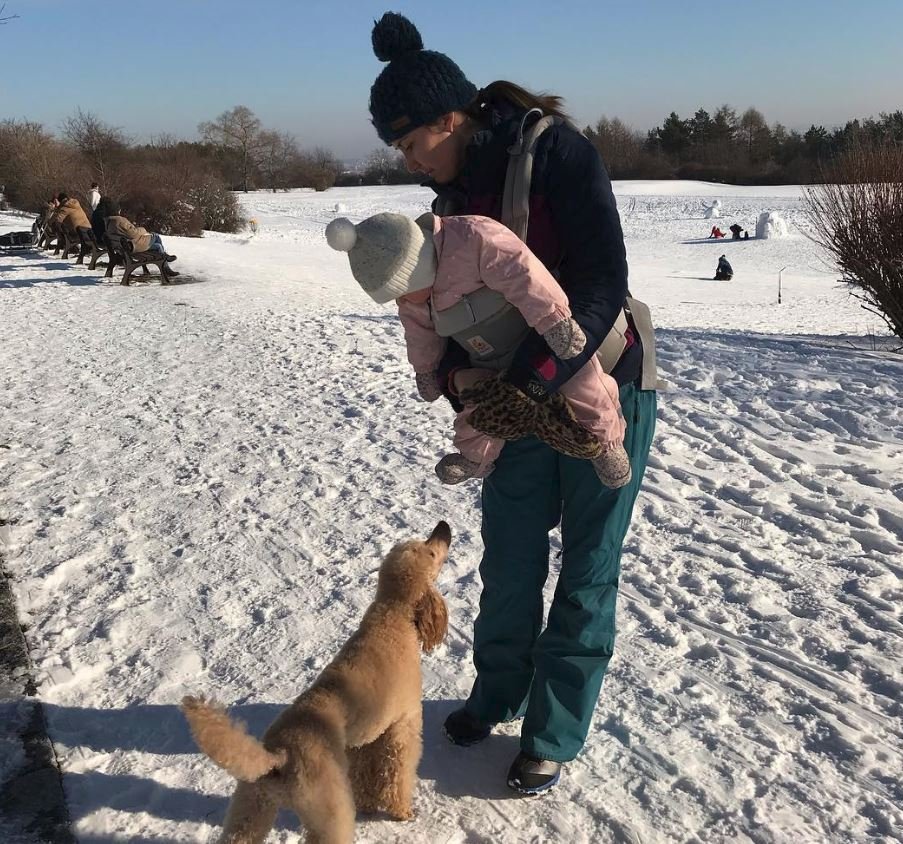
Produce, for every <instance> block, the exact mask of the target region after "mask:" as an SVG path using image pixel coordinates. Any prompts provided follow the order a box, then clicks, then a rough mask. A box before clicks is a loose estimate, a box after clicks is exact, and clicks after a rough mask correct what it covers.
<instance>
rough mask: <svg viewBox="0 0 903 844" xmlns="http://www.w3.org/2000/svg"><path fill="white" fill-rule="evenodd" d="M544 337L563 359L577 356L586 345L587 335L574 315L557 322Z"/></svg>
mask: <svg viewBox="0 0 903 844" xmlns="http://www.w3.org/2000/svg"><path fill="white" fill-rule="evenodd" d="M542 339H543V340H545V341H546V343H548V344H549V348H550V349H551V350H552V351H553V352H555V354H556V355H558V357H560V358H561V359H562V360H567V359H568V358H575V357H577V355H579V354H580V352H582V351H583V347H584V346H585V345H586V335H585V334H584V333H583V329H582V328H581V327H580V326H579V325H578V324H577V321H576V320H575V319H573V318H572V317H568V318H567V319H563V320H561V322H556V323H555V325H553V326H552V327H551V328H550V329H549V330H548V331H546V332H545V333H544V334H543V335H542Z"/></svg>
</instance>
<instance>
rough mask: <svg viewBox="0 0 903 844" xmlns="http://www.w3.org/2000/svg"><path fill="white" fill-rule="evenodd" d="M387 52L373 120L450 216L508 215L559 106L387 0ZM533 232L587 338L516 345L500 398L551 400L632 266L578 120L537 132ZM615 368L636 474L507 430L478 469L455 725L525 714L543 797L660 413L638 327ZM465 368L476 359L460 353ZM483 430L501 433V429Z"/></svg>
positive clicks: (448, 368) (572, 741)
mask: <svg viewBox="0 0 903 844" xmlns="http://www.w3.org/2000/svg"><path fill="white" fill-rule="evenodd" d="M373 47H374V51H375V53H376V55H377V57H378V58H380V59H381V60H382V61H386V62H388V65H387V66H386V67H385V68H384V69H383V71H382V73H380V75H379V77H378V78H377V79H376V81H375V82H374V84H373V87H372V89H371V92H370V112H371V116H372V119H373V124H374V126H375V128H376V130H377V133H378V134H379V136H380V137H381V138H382V140H383V141H385V142H386V143H387V144H390V145H392V146H394V147H396V148H397V149H399V150H400V151H401V152H402V154H403V155H404V157H405V162H406V164H407V166H408V168H409V169H410V170H411V171H418V172H421V173H423V174H424V175H425V176H427V178H428V180H429V181H428V184H429V185H430V186H431V187H432V188H433V189H434V190H435V191H436V193H437V194H438V197H437V200H436V202H435V203H434V210H435V211H436V212H437V213H440V214H449V213H454V214H482V215H485V216H488V217H492V218H494V219H496V220H499V219H501V216H502V196H503V193H504V187H505V175H506V170H507V166H508V158H509V149H510V148H511V147H512V146H513V145H514V144H515V143H516V141H517V139H518V138H519V137H520V136H521V134H522V133H523V131H524V129H525V127H527V126H529V125H530V124H531V121H532V120H533V119H535V118H534V117H533V115H531V114H528V112H530V110H531V109H533V108H537V109H539V110H540V111H541V112H542V113H544V114H553V115H559V116H563V115H562V113H561V110H560V100H559V99H558V98H557V97H549V96H545V97H537V96H534V95H532V94H530V93H529V92H527V91H524V90H523V89H521V88H518V87H517V86H515V85H512V84H510V83H506V82H496V83H493V84H491V85H489V86H487V87H486V88H484V89H483V90H481V91H479V92H478V91H477V89H476V87H475V86H474V85H473V84H472V83H471V82H470V81H469V80H468V79H467V78H466V77H465V76H464V74H463V73H462V71H461V70H460V68H458V66H457V65H456V64H455V63H454V62H453V61H452V60H451V59H449V58H448V57H447V56H445V55H444V54H442V53H437V52H433V51H427V50H424V49H423V42H422V40H421V38H420V34H419V33H418V31H417V29H416V28H415V27H414V25H413V24H412V23H411V22H410V21H408V20H407V19H406V18H404V17H402V16H401V15H396V14H392V13H388V14H386V15H384V16H383V18H382V19H381V20H380V21H379V22H378V23H377V24H376V26H375V27H374V30H373ZM529 205H530V218H529V229H528V231H527V237H526V241H527V245H528V246H529V247H530V248H531V249H532V251H533V252H534V253H535V254H536V255H537V257H539V258H540V259H541V260H542V261H543V263H544V264H545V265H546V266H547V267H548V268H549V269H550V270H551V271H552V272H553V273H554V274H555V276H556V278H557V279H558V281H559V283H560V284H561V286H562V288H563V289H564V291H565V293H566V294H567V296H568V299H569V301H570V307H571V310H572V312H573V315H574V318H575V319H576V320H577V322H578V323H579V324H580V327H581V328H582V329H583V332H584V334H585V335H586V337H587V344H586V348H585V350H584V351H583V352H582V353H581V354H580V355H578V356H576V357H574V358H571V359H568V360H562V359H560V358H558V357H557V356H556V355H554V354H553V353H552V352H551V350H550V349H549V347H548V346H547V345H546V343H545V342H544V341H543V339H542V337H540V336H539V335H538V334H536V333H535V332H533V333H531V335H530V336H528V337H527V339H526V340H525V341H524V342H523V344H522V345H521V347H520V348H519V349H518V352H517V355H516V357H515V360H514V362H513V363H512V365H511V367H510V368H509V370H508V371H507V373H506V375H505V377H504V378H503V379H499V380H498V381H497V382H495V385H494V387H495V395H494V400H495V401H498V402H507V401H511V402H512V405H515V404H516V403H517V401H518V400H520V401H522V396H520V393H523V394H525V395H526V396H528V397H529V398H530V399H532V400H534V401H544V400H545V399H547V398H548V396H550V395H552V394H554V393H556V392H557V391H558V389H559V388H560V387H561V385H562V384H563V383H565V382H566V381H568V380H569V378H570V377H571V376H572V375H573V374H574V373H575V372H577V371H578V370H579V369H580V368H581V367H582V366H583V365H584V363H586V361H587V360H588V358H589V357H590V356H591V355H593V354H594V353H595V352H596V350H597V349H598V348H599V345H600V344H601V342H602V340H603V339H604V338H605V337H606V335H607V334H608V333H609V331H610V330H611V328H612V326H613V325H614V323H615V320H616V318H617V317H618V315H619V314H620V312H621V308H622V307H623V304H624V300H625V297H626V295H627V261H626V254H625V249H624V238H623V234H622V232H621V224H620V219H619V217H618V212H617V208H616V205H615V200H614V196H613V194H612V190H611V183H610V182H609V179H608V176H607V175H606V173H605V169H604V167H603V165H602V162H601V160H600V158H599V156H598V154H597V153H596V151H595V150H594V148H593V147H592V146H591V145H590V143H589V142H588V141H587V139H586V138H584V137H583V136H582V135H581V134H580V133H579V132H577V131H576V130H575V129H574V128H573V127H571V126H570V125H567V124H559V125H555V126H552V127H551V128H549V129H548V130H546V131H545V132H544V133H543V134H542V135H541V136H540V138H539V141H538V144H537V147H536V153H535V157H534V163H533V170H532V182H531V187H530V202H529ZM628 338H629V343H628V346H627V348H626V349H625V351H624V353H623V354H622V355H621V358H620V360H619V361H618V363H617V365H616V366H615V367H614V369H613V370H612V372H611V374H612V376H613V377H614V378H615V380H616V381H617V382H618V385H619V388H620V400H621V406H622V408H623V412H624V416H625V418H626V421H627V433H626V436H625V440H624V446H625V448H626V449H627V452H628V454H629V456H630V462H631V465H632V467H633V479H632V481H631V482H630V483H629V484H627V485H626V486H624V487H622V488H621V489H618V490H611V489H607V488H605V487H604V486H603V485H602V484H601V482H600V481H599V478H598V477H597V476H596V474H595V472H594V471H593V468H592V465H591V464H590V462H589V461H585V460H577V459H574V458H569V457H565V456H563V455H561V454H559V453H558V452H556V451H554V450H553V449H552V448H550V447H549V446H547V445H545V444H543V443H542V442H540V441H539V440H537V439H536V438H534V437H530V438H525V439H521V440H515V441H512V442H509V443H508V444H507V445H506V446H505V448H504V449H503V450H502V453H501V455H500V456H499V458H498V460H497V461H496V467H495V470H494V472H493V473H492V474H491V475H490V476H489V477H488V478H486V480H485V481H484V482H483V492H482V503H483V525H482V536H483V543H484V554H483V559H482V562H481V564H480V576H481V578H482V581H483V592H482V595H481V598H480V612H479V616H478V618H477V620H476V623H475V625H474V664H475V666H476V669H477V677H476V681H475V682H474V686H473V689H472V691H471V693H470V697H469V698H468V700H467V701H466V703H465V704H464V706H463V707H462V708H460V709H458V710H456V711H455V712H453V713H452V714H451V715H449V717H448V719H447V720H446V722H445V731H446V734H447V735H448V737H449V739H450V740H451V741H453V742H454V743H456V744H459V745H469V744H474V743H476V742H478V741H481V740H482V739H484V738H486V737H487V736H488V735H489V734H490V732H491V730H492V727H493V725H494V724H496V723H498V722H500V721H508V720H512V719H514V718H518V717H521V716H523V718H524V722H523V726H522V729H521V752H520V753H519V754H518V756H517V758H516V759H515V760H514V762H513V763H512V765H511V768H510V770H509V772H508V784H509V785H510V786H511V787H512V788H515V789H517V790H519V791H523V792H528V793H535V792H539V791H543V790H545V789H548V788H550V787H551V786H553V785H554V784H555V783H556V782H557V781H558V779H559V775H560V771H561V766H562V764H563V763H565V762H568V761H570V760H571V759H573V758H574V757H575V756H576V755H577V754H578V753H579V751H580V749H581V748H582V746H583V743H584V741H585V739H586V734H587V731H588V730H589V724H590V719H591V717H592V713H593V709H594V707H595V704H596V701H597V699H598V696H599V691H600V688H601V685H602V678H603V676H604V674H605V670H606V668H607V666H608V661H609V659H610V657H611V654H612V650H613V647H614V620H615V601H616V597H617V587H618V577H619V571H620V558H621V545H622V543H623V540H624V535H625V534H626V532H627V528H628V526H629V522H630V514H631V511H632V509H633V503H634V501H635V499H636V495H637V492H638V491H639V485H640V481H641V480H642V476H643V472H644V470H645V467H646V462H647V459H648V454H649V447H650V444H651V441H652V434H653V429H654V425H655V406H656V404H655V401H656V400H655V392H654V391H653V390H641V389H639V384H638V380H639V376H640V372H641V367H642V356H643V350H642V347H641V344H640V343H639V342H638V341H637V339H636V337H635V335H634V334H633V332H628ZM462 360H465V361H466V354H465V353H464V352H463V350H462V349H461V348H460V347H457V346H456V345H455V344H454V343H450V344H449V352H447V353H446V357H445V359H444V360H443V363H442V365H441V366H440V369H439V376H438V380H439V384H438V386H439V388H440V389H442V390H443V392H445V394H446V395H447V396H448V397H449V398H450V400H451V401H452V404H453V405H456V409H459V408H460V405H459V404H458V403H457V400H456V398H455V397H454V396H453V395H452V391H451V390H449V384H450V383H451V382H452V381H453V376H454V371H455V367H456V366H457V365H458V363H460V362H461V361H462ZM465 365H466V364H465ZM485 433H488V434H492V433H493V432H492V431H490V430H486V431H485ZM559 523H560V525H561V535H562V555H561V573H560V575H559V578H558V584H557V587H556V590H555V597H554V600H553V602H552V606H551V608H550V611H549V616H548V622H547V624H546V628H545V629H544V630H543V629H542V619H543V596H542V590H543V585H544V583H545V581H546V578H547V576H548V571H549V532H550V531H551V530H552V529H553V528H554V527H556V526H557V525H558V524H559Z"/></svg>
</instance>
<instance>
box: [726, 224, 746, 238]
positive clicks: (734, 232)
mask: <svg viewBox="0 0 903 844" xmlns="http://www.w3.org/2000/svg"><path fill="white" fill-rule="evenodd" d="M729 231H730V233H731V240H740V233H741V232H742V231H743V228H742V227H741V226H738V225H737V224H736V223H734V224H733V225H732V226H731V227H730V229H729Z"/></svg>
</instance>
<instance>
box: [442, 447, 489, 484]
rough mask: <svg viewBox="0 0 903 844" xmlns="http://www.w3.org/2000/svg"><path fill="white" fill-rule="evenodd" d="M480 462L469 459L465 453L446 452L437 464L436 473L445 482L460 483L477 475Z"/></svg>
mask: <svg viewBox="0 0 903 844" xmlns="http://www.w3.org/2000/svg"><path fill="white" fill-rule="evenodd" d="M479 468H480V464H479V463H474V462H473V460H468V459H467V458H466V457H465V456H464V455H463V454H446V455H445V457H443V458H442V459H441V460H440V461H439V462H438V463H437V464H436V474H437V475H438V476H439V480H440V481H442V483H444V484H459V483H461V481H466V480H468V479H470V478H475V477H476V476H477V470H478V469H479Z"/></svg>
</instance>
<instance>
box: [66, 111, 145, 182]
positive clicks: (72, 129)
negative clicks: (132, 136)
mask: <svg viewBox="0 0 903 844" xmlns="http://www.w3.org/2000/svg"><path fill="white" fill-rule="evenodd" d="M63 137H64V138H66V140H68V141H69V143H70V144H72V146H73V147H74V148H75V149H76V150H77V151H78V153H79V154H80V155H81V156H82V158H83V159H84V161H85V163H86V164H87V165H88V167H89V168H90V170H91V175H92V177H93V178H94V180H95V181H97V183H98V184H99V185H100V189H101V192H103V193H104V194H107V195H113V194H116V193H118V192H119V190H120V188H121V185H122V176H121V173H120V171H121V170H122V169H123V162H124V159H125V154H126V151H127V150H128V146H129V141H128V138H126V136H125V135H124V134H123V132H122V130H121V129H120V128H118V127H117V126H110V125H109V124H108V123H104V122H103V121H102V120H101V119H100V118H99V117H97V115H95V114H92V113H91V112H89V111H88V112H86V111H82V110H81V109H80V108H79V109H77V110H76V112H75V114H73V115H72V116H71V117H68V118H66V120H65V121H64V122H63Z"/></svg>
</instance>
